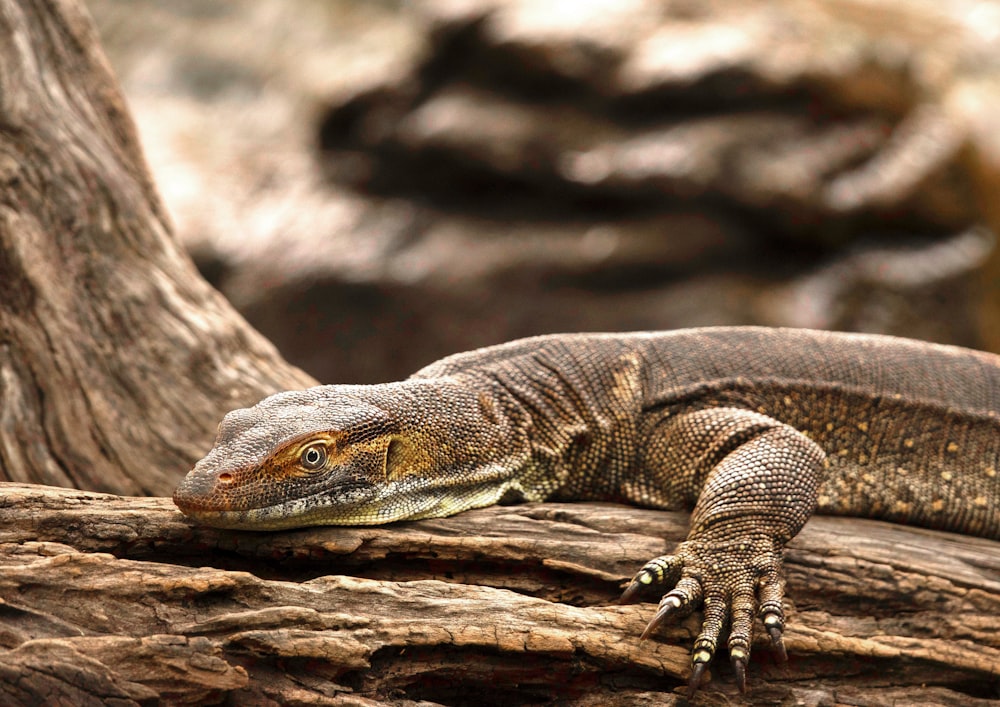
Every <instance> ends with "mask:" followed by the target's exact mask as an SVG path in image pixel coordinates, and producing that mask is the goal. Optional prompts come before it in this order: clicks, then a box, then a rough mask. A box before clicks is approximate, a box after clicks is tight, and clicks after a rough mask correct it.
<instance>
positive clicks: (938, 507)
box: [931, 498, 944, 513]
mask: <svg viewBox="0 0 1000 707" xmlns="http://www.w3.org/2000/svg"><path fill="white" fill-rule="evenodd" d="M931 510H932V511H934V512H935V513H940V512H941V511H943V510H944V501H942V500H941V499H940V498H938V499H935V500H934V501H933V502H932V503H931Z"/></svg>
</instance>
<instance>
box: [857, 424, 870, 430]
mask: <svg viewBox="0 0 1000 707" xmlns="http://www.w3.org/2000/svg"><path fill="white" fill-rule="evenodd" d="M858 429H859V430H861V431H862V432H867V431H868V423H867V422H859V423H858Z"/></svg>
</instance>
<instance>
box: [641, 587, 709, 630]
mask: <svg viewBox="0 0 1000 707" xmlns="http://www.w3.org/2000/svg"><path fill="white" fill-rule="evenodd" d="M700 601H701V585H700V584H699V583H698V581H697V580H694V579H690V578H685V579H682V580H681V581H680V582H678V583H677V586H676V587H674V589H673V590H671V591H670V592H667V593H666V594H664V595H663V598H662V599H660V606H659V608H657V610H656V614H655V615H654V616H653V619H652V620H651V621H650V622H649V624H647V625H646V630H645V631H643V632H642V635H641V636H639V640H640V641H643V640H645V639H647V638H649V637H650V636H651V635H653V633H654V632H655V631H656V630H657V629H658V628H660V626H662V625H663V624H665V623H666V622H667V621H670V620H673V619H675V618H680V617H682V616H687V615H688V614H690V613H691V611H692V610H693V609H694V607H695V606H696V605H697V604H698V602H700Z"/></svg>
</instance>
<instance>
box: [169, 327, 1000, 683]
mask: <svg viewBox="0 0 1000 707" xmlns="http://www.w3.org/2000/svg"><path fill="white" fill-rule="evenodd" d="M998 414H1000V357H997V356H994V355H991V354H986V353H981V352H976V351H970V350H966V349H960V348H956V347H948V346H940V345H934V344H928V343H923V342H916V341H910V340H906V339H899V338H893V337H883V336H873V335H851V334H836V333H829V332H814V331H806V330H780V329H766V328H755V327H738V328H707V329H692V330H680V331H675V332H663V333H653V332H650V333H636V334H571V335H553V336H543V337H535V338H531V339H523V340H520V341H515V342H511V343H509V344H503V345H500V346H494V347H489V348H485V349H479V350H477V351H472V352H468V353H463V354H456V355H454V356H450V357H448V358H445V359H442V360H441V361H438V362H437V363H434V364H431V365H430V366H428V367H426V368H424V369H422V370H421V371H418V372H417V373H416V374H414V375H413V376H412V377H411V378H409V379H407V380H405V381H401V382H398V383H389V384H382V385H374V386H338V385H334V386H320V387H317V388H312V389H309V390H306V391H295V392H287V393H279V394H277V395H274V396H271V397H270V398H267V399H265V400H263V401H261V403H259V404H258V405H256V406H254V407H253V408H249V409H246V410H237V411H234V412H232V413H229V414H228V415H227V416H226V417H225V418H224V420H223V421H222V423H221V425H220V429H219V435H218V438H217V440H216V444H215V446H214V447H213V449H212V450H211V451H210V452H209V454H208V455H207V456H206V457H205V458H204V459H203V460H202V461H200V462H199V463H198V464H197V465H196V467H195V468H194V470H192V472H191V473H190V474H189V475H188V477H187V478H186V479H185V480H184V482H183V483H182V484H181V486H180V487H179V488H178V490H177V492H176V493H175V495H174V500H175V502H176V503H177V505H178V506H179V507H180V508H181V510H183V511H184V512H185V513H186V514H188V515H190V516H191V517H193V518H194V519H196V520H199V521H201V522H205V523H207V524H210V525H216V526H220V527H232V528H244V529H253V530H267V529H278V528H289V527H298V526H303V525H315V524H330V525H337V524H341V525H357V524H370V523H384V522H390V521H394V520H403V519H414V518H425V517H440V516H444V515H451V514H453V513H457V512H460V511H463V510H466V509H469V508H475V507H481V506H485V505H490V504H493V503H497V502H516V501H541V500H546V499H557V500H611V501H624V502H628V503H633V504H638V505H642V506H649V507H656V508H666V509H679V508H692V509H693V515H692V521H691V531H690V534H689V536H688V538H687V540H686V541H685V542H683V543H681V544H680V545H679V546H678V548H677V550H676V551H675V553H674V554H673V555H666V556H663V557H660V558H655V559H654V560H652V561H650V562H649V563H648V564H647V565H646V566H645V567H644V568H642V569H641V570H640V571H639V573H638V574H637V575H636V578H635V579H634V580H633V582H632V584H631V585H630V587H629V588H628V589H627V590H626V594H625V597H624V598H625V599H627V600H632V599H634V598H635V597H636V596H637V594H638V593H639V591H640V590H641V589H643V588H645V587H646V586H650V585H664V586H665V587H666V588H669V591H668V592H667V593H666V594H665V595H664V596H663V599H662V600H661V602H660V605H659V609H658V611H657V614H656V616H655V617H654V619H653V621H652V622H651V623H650V626H649V628H647V631H646V633H645V634H644V636H645V635H648V634H649V633H650V632H651V631H653V630H655V628H656V627H657V626H659V625H660V624H661V623H662V622H663V621H665V620H667V619H669V618H671V617H673V616H676V615H682V614H684V613H687V612H689V611H691V610H692V609H693V608H695V607H696V606H698V605H703V607H704V615H705V619H704V625H703V630H702V633H701V635H699V636H698V638H697V639H696V641H695V649H694V653H693V661H694V670H693V677H692V687H696V686H697V684H698V682H699V680H700V678H701V674H702V672H703V670H704V668H705V665H707V663H708V662H709V661H710V660H711V659H712V657H713V655H714V654H715V652H716V649H717V646H718V642H719V641H720V637H722V636H723V635H724V634H725V633H726V632H725V629H726V627H728V629H729V630H728V648H729V652H730V656H731V658H732V660H733V664H734V667H735V668H736V670H737V675H738V679H739V681H740V683H741V685H742V682H743V679H744V678H743V676H744V674H745V667H746V662H747V660H748V656H749V646H750V638H751V630H752V623H753V619H754V616H755V614H757V615H759V616H760V617H761V619H762V620H763V623H764V626H765V628H766V629H767V630H768V632H769V634H770V635H771V638H772V641H773V642H774V643H775V645H776V646H777V647H778V648H779V649H781V631H782V628H783V621H784V619H783V614H782V610H781V599H782V593H783V580H782V578H781V550H782V548H783V547H784V544H785V543H786V542H787V541H788V540H790V539H791V538H792V537H794V535H795V534H796V533H798V531H799V530H800V529H801V527H802V525H803V524H804V523H805V522H806V520H808V518H809V516H810V515H811V514H812V513H813V511H814V509H818V510H819V512H823V513H837V514H845V515H857V516H864V517H871V518H881V519H886V520H891V521H896V522H902V523H909V524H915V525H922V526H926V527H932V528H939V529H945V530H951V531H955V532H961V533H967V534H973V535H980V536H983V537H989V538H998V539H1000V476H998V472H997V469H998V468H1000V417H998ZM782 650H783V649H782Z"/></svg>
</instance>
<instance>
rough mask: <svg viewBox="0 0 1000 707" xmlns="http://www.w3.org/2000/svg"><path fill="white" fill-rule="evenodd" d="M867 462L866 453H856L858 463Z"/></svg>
mask: <svg viewBox="0 0 1000 707" xmlns="http://www.w3.org/2000/svg"><path fill="white" fill-rule="evenodd" d="M867 463H868V455H867V454H859V455H858V464H867Z"/></svg>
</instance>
